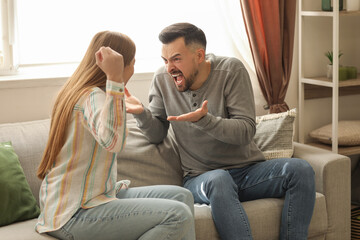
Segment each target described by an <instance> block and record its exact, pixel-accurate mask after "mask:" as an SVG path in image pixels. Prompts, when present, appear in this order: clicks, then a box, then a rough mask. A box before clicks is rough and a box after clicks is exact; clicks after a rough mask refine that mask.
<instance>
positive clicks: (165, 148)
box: [118, 119, 183, 187]
mask: <svg viewBox="0 0 360 240" xmlns="http://www.w3.org/2000/svg"><path fill="white" fill-rule="evenodd" d="M127 128H128V130H129V132H128V136H127V138H126V144H125V148H124V149H123V150H122V152H120V153H119V154H118V179H119V180H120V179H129V180H131V185H130V187H139V186H146V185H158V184H171V185H179V186H181V185H182V178H183V171H182V169H181V163H180V156H179V152H178V149H177V146H176V142H175V139H174V133H173V131H172V129H171V128H170V129H169V132H168V135H167V136H166V138H165V139H164V141H163V142H161V143H160V144H157V145H156V144H150V143H149V141H148V140H147V138H146V137H145V136H144V135H143V133H142V132H141V130H140V129H139V128H138V127H137V124H136V120H135V119H130V120H128V121H127Z"/></svg>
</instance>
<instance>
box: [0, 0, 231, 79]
mask: <svg viewBox="0 0 360 240" xmlns="http://www.w3.org/2000/svg"><path fill="white" fill-rule="evenodd" d="M0 1H1V3H2V5H1V6H2V13H4V12H5V13H10V14H8V15H9V16H10V18H8V19H5V21H8V22H9V24H8V26H10V29H9V31H10V32H13V33H18V35H17V37H16V42H15V45H14V46H15V47H17V48H15V47H14V48H11V47H10V52H13V53H14V54H13V55H14V56H18V60H17V63H18V64H19V65H20V66H28V65H35V66H37V65H43V64H57V63H74V62H79V61H80V60H81V58H82V56H83V55H84V53H85V51H86V48H87V47H88V44H89V43H90V40H91V38H92V36H93V35H94V34H95V33H96V32H99V31H103V30H112V31H119V32H122V33H125V34H127V35H128V36H129V37H131V38H132V39H133V40H134V42H135V43H136V46H137V53H136V65H135V71H136V72H149V71H154V70H155V69H156V68H157V67H159V66H161V65H162V64H163V63H162V59H161V57H160V54H161V44H160V42H159V40H158V38H157V36H158V33H159V32H160V31H161V30H162V29H163V28H164V27H165V26H167V25H169V24H171V23H175V22H191V23H193V24H195V25H197V26H198V27H200V28H201V29H202V30H203V31H204V32H205V34H206V36H207V41H208V46H207V52H212V53H215V54H218V55H228V56H229V55H233V49H232V48H233V44H232V43H231V39H230V37H229V35H228V33H227V30H226V29H227V28H226V27H225V26H224V21H223V20H221V19H222V18H223V16H221V14H222V13H221V11H219V10H218V9H219V7H218V4H219V2H221V1H222V0H220V1H219V0H182V1H175V0H102V1H99V0H97V1H96V0H76V1H74V0H0ZM227 1H233V0H227ZM236 2H238V1H236ZM237 4H238V3H237ZM12 5H13V7H11V6H12ZM9 6H10V7H9ZM12 10H13V12H14V15H12V14H11V12H12ZM12 18H13V19H12ZM2 19H3V21H4V15H3V14H2ZM9 19H10V20H9ZM13 20H14V22H12V21H13ZM2 26H3V29H2V32H3V37H4V36H7V37H9V36H8V35H7V34H6V30H7V29H4V24H2ZM5 28H6V27H5ZM15 30H16V31H15ZM4 32H5V33H4ZM10 38H11V36H10ZM5 39H8V38H5ZM7 44H8V43H4V42H3V43H2V44H1V45H0V49H1V46H2V53H3V55H4V53H6V54H5V56H4V58H3V59H5V60H6V58H9V57H8V53H7V52H6V51H7V50H6V49H9V45H7ZM6 45H7V46H6ZM16 49H18V54H15V53H16V52H14V51H15V50H16ZM13 50H14V51H13Z"/></svg>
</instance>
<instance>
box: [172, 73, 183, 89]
mask: <svg viewBox="0 0 360 240" xmlns="http://www.w3.org/2000/svg"><path fill="white" fill-rule="evenodd" d="M171 76H172V78H173V79H174V81H175V83H176V85H177V86H180V85H182V83H183V82H184V76H183V75H182V73H181V72H177V73H172V74H171Z"/></svg>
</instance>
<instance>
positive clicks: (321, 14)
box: [301, 10, 360, 17]
mask: <svg viewBox="0 0 360 240" xmlns="http://www.w3.org/2000/svg"><path fill="white" fill-rule="evenodd" d="M301 16H309V17H333V16H334V12H327V11H301ZM339 16H360V11H345V10H343V11H340V12H339Z"/></svg>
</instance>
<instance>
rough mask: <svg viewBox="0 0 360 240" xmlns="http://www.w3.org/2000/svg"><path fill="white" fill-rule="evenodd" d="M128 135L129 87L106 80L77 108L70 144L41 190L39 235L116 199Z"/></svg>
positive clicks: (64, 148) (62, 151)
mask: <svg viewBox="0 0 360 240" xmlns="http://www.w3.org/2000/svg"><path fill="white" fill-rule="evenodd" d="M126 134H127V129H126V110H125V101H124V84H123V83H117V82H113V81H110V80H107V84H106V93H105V92H104V91H103V90H101V89H100V88H93V89H92V91H90V92H89V93H88V94H86V95H85V96H83V97H82V98H81V99H80V100H79V102H78V104H76V105H75V107H74V111H73V115H72V119H71V122H70V125H69V129H68V131H67V139H66V142H65V144H64V146H63V148H62V149H61V151H60V153H59V156H58V158H57V159H56V161H55V164H54V166H53V167H52V169H51V170H50V171H49V173H48V174H47V175H46V177H45V178H44V180H43V182H42V184H41V188H40V209H41V214H40V216H39V218H38V222H37V224H36V230H37V231H38V232H39V233H42V232H49V231H54V230H57V229H59V228H61V227H62V226H63V225H64V224H65V223H66V222H67V221H69V219H70V218H71V217H72V216H73V215H74V214H75V212H76V211H77V210H78V209H79V208H85V209H86V208H92V207H95V206H98V205H100V204H104V203H107V202H109V201H112V200H114V199H116V191H117V186H116V179H117V163H116V155H117V153H118V152H120V151H121V150H122V148H123V146H124V144H125V138H126Z"/></svg>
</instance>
